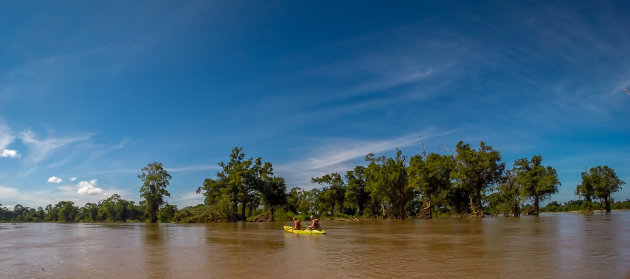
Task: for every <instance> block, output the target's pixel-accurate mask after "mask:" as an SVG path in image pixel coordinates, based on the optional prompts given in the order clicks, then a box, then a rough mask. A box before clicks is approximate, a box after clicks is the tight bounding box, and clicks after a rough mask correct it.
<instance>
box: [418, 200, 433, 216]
mask: <svg viewBox="0 0 630 279" xmlns="http://www.w3.org/2000/svg"><path fill="white" fill-rule="evenodd" d="M431 208H432V204H431V198H429V197H428V195H427V196H425V197H424V200H423V201H422V208H420V218H422V219H431V218H433V215H432V212H431Z"/></svg>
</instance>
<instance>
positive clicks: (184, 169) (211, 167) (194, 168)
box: [166, 165, 220, 172]
mask: <svg viewBox="0 0 630 279" xmlns="http://www.w3.org/2000/svg"><path fill="white" fill-rule="evenodd" d="M218 169H220V167H219V166H218V165H197V166H185V167H179V168H167V169H166V170H167V171H169V172H187V171H204V170H218Z"/></svg>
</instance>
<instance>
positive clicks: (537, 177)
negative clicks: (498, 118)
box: [514, 155, 560, 216]
mask: <svg viewBox="0 0 630 279" xmlns="http://www.w3.org/2000/svg"><path fill="white" fill-rule="evenodd" d="M541 163H542V157H541V156H540V155H535V156H534V157H532V159H531V160H527V158H522V159H518V160H516V161H515V162H514V171H515V172H516V181H517V183H518V184H519V186H520V188H521V195H522V196H523V197H525V198H531V199H533V201H534V215H536V216H538V214H539V204H540V201H542V200H545V199H546V198H547V197H549V196H551V195H552V194H554V193H557V192H558V186H559V185H560V180H558V175H557V174H556V170H555V169H554V168H552V167H551V166H543V165H541Z"/></svg>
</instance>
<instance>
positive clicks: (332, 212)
mask: <svg viewBox="0 0 630 279" xmlns="http://www.w3.org/2000/svg"><path fill="white" fill-rule="evenodd" d="M333 218H335V203H334V202H333V203H332V209H331V210H330V219H333Z"/></svg>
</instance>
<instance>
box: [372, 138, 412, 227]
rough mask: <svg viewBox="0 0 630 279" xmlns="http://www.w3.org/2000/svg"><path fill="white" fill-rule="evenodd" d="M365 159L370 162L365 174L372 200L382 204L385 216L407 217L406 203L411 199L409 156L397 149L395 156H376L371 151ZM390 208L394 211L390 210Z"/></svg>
mask: <svg viewBox="0 0 630 279" xmlns="http://www.w3.org/2000/svg"><path fill="white" fill-rule="evenodd" d="M365 160H366V161H367V162H369V164H368V166H367V168H366V169H365V176H366V185H367V188H368V190H369V191H370V195H371V198H372V202H373V203H376V204H380V206H381V210H382V216H383V217H388V216H391V217H393V218H396V219H405V205H406V203H407V201H408V200H409V187H408V176H407V167H406V166H405V161H406V160H407V156H404V155H402V151H401V150H397V151H396V157H394V158H388V157H385V156H381V157H374V154H373V153H370V154H368V155H367V156H365ZM390 208H391V209H392V212H388V209H390Z"/></svg>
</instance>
